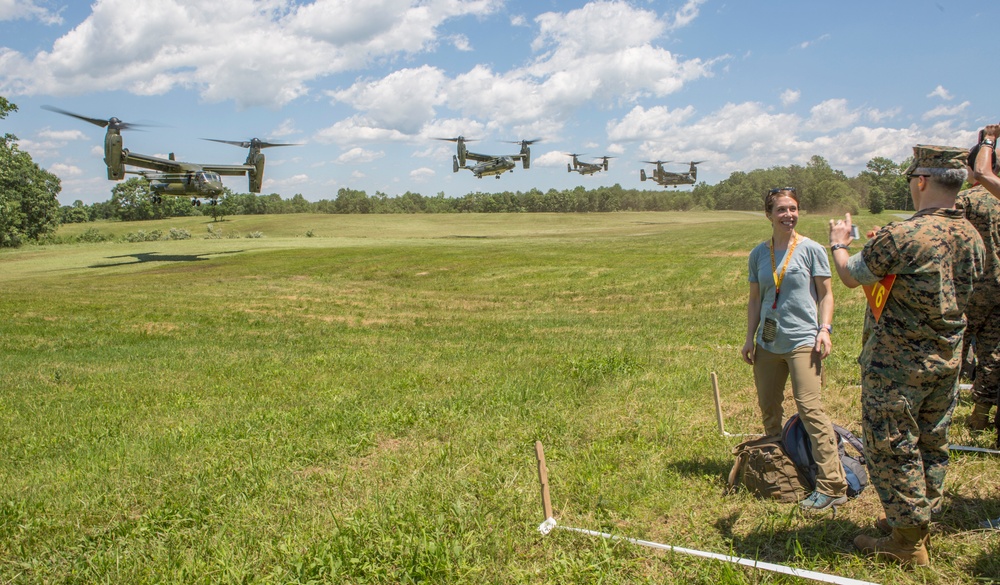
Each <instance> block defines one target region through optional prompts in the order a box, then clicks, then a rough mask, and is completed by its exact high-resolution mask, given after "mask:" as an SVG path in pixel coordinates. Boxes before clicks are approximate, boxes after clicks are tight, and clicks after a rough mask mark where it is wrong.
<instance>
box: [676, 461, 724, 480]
mask: <svg viewBox="0 0 1000 585" xmlns="http://www.w3.org/2000/svg"><path fill="white" fill-rule="evenodd" d="M666 467H667V468H668V469H673V470H674V471H676V472H677V473H679V474H680V475H685V476H690V477H706V476H707V477H712V478H722V480H723V481H724V480H725V479H726V478H727V477H728V476H729V470H730V469H732V467H733V461H732V459H727V460H722V459H712V458H710V457H703V458H698V459H683V460H681V461H671V462H669V463H667V464H666Z"/></svg>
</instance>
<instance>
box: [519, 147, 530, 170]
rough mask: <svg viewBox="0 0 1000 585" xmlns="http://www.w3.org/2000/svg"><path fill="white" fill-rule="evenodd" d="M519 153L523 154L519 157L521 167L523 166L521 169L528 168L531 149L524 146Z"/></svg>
mask: <svg viewBox="0 0 1000 585" xmlns="http://www.w3.org/2000/svg"><path fill="white" fill-rule="evenodd" d="M521 154H523V155H524V157H523V158H521V168H523V169H527V168H530V167H531V149H530V148H528V147H527V146H525V147H524V148H522V149H521Z"/></svg>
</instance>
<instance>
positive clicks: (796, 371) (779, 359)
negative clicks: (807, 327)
mask: <svg viewBox="0 0 1000 585" xmlns="http://www.w3.org/2000/svg"><path fill="white" fill-rule="evenodd" d="M822 364H823V362H822V361H821V360H820V359H819V354H817V353H815V352H813V348H812V346H808V345H807V346H802V347H799V348H797V349H794V350H792V351H791V352H790V353H783V354H777V353H771V352H769V351H767V350H766V349H763V348H761V347H759V346H758V347H757V349H756V351H755V352H754V359H753V377H754V382H756V385H757V404H759V405H760V412H761V414H762V415H763V418H764V432H765V433H766V434H768V435H780V434H781V426H782V417H783V416H784V411H783V409H782V407H781V402H782V400H784V398H785V383H786V382H787V381H788V377H789V374H790V375H791V377H792V396H793V397H794V398H795V406H796V407H797V408H798V411H799V418H800V419H801V420H802V424H803V426H804V427H805V429H806V432H807V433H808V434H809V443H810V446H811V447H812V456H813V459H814V460H815V461H816V467H817V472H816V490H817V491H819V492H820V493H822V494H825V495H827V496H833V497H840V496H843V495H844V494H846V493H847V480H846V479H844V468H843V467H842V466H841V464H840V453H839V452H838V450H837V434H836V432H834V430H833V423H832V422H830V417H828V416H827V415H826V412H825V411H824V410H823V402H822V401H821V400H820V393H821V390H820V388H821V383H820V375H821V373H822V369H823V365H822Z"/></svg>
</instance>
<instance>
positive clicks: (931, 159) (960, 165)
mask: <svg viewBox="0 0 1000 585" xmlns="http://www.w3.org/2000/svg"><path fill="white" fill-rule="evenodd" d="M968 156H969V151H968V150H966V149H964V148H958V147H957V146H934V145H932V144H918V145H916V146H914V147H913V162H912V163H910V166H909V167H907V168H906V170H905V171H903V174H904V175H908V174H910V173H913V172H915V171H916V170H917V169H964V168H965V161H966V159H968Z"/></svg>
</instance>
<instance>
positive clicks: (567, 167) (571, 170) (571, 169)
mask: <svg viewBox="0 0 1000 585" xmlns="http://www.w3.org/2000/svg"><path fill="white" fill-rule="evenodd" d="M566 172H567V173H572V172H573V167H571V166H569V163H566Z"/></svg>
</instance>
